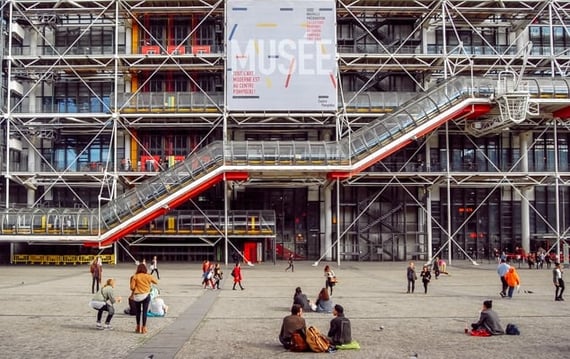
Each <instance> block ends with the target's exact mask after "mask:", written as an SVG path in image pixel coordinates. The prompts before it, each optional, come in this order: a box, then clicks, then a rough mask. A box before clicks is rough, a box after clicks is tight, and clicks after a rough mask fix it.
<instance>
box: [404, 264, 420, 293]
mask: <svg viewBox="0 0 570 359" xmlns="http://www.w3.org/2000/svg"><path fill="white" fill-rule="evenodd" d="M406 277H407V278H408V292H407V293H412V294H413V293H414V290H415V289H416V280H417V279H418V276H417V275H416V267H415V265H414V262H410V264H409V265H408V268H407V269H406Z"/></svg>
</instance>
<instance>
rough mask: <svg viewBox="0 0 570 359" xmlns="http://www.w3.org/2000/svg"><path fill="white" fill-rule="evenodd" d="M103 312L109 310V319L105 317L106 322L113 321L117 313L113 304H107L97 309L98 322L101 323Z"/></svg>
mask: <svg viewBox="0 0 570 359" xmlns="http://www.w3.org/2000/svg"><path fill="white" fill-rule="evenodd" d="M103 312H107V313H108V314H107V319H105V324H109V323H111V319H113V315H114V314H115V307H113V304H108V303H107V304H105V305H104V306H102V307H101V308H100V309H99V310H98V311H97V323H101V318H102V317H103Z"/></svg>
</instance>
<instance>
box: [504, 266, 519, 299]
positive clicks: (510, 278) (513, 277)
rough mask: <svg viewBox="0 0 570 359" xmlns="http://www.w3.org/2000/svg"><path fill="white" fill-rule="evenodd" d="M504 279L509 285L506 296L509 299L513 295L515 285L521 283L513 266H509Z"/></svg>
mask: <svg viewBox="0 0 570 359" xmlns="http://www.w3.org/2000/svg"><path fill="white" fill-rule="evenodd" d="M505 280H506V282H507V285H508V286H509V291H508V296H509V299H511V298H512V297H513V292H514V291H515V287H517V286H519V285H521V280H520V278H519V275H518V273H517V271H516V269H515V267H513V266H511V267H510V268H509V271H508V272H507V274H505Z"/></svg>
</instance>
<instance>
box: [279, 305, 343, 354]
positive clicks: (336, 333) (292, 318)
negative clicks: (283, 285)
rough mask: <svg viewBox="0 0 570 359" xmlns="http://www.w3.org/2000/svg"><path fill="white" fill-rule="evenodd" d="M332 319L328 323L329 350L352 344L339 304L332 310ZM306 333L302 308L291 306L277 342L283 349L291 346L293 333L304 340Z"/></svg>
mask: <svg viewBox="0 0 570 359" xmlns="http://www.w3.org/2000/svg"><path fill="white" fill-rule="evenodd" d="M332 313H333V316H334V318H333V319H332V320H331V322H330V328H329V331H328V334H327V340H328V341H329V345H330V347H331V348H333V349H334V348H336V347H337V346H340V345H343V344H349V343H351V342H352V333H351V327H350V320H349V319H348V318H347V317H345V316H344V308H343V307H342V306H341V305H340V304H336V305H335V306H334V308H333V311H332ZM306 332H307V324H306V322H305V318H303V307H302V306H301V305H300V304H293V306H292V307H291V314H290V315H288V316H286V317H285V318H283V324H282V325H281V332H280V333H279V341H280V342H281V344H283V347H284V348H285V349H290V348H291V347H292V346H293V342H292V337H293V333H299V334H300V335H301V337H303V338H305V336H306Z"/></svg>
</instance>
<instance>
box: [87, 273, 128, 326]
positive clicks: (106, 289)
mask: <svg viewBox="0 0 570 359" xmlns="http://www.w3.org/2000/svg"><path fill="white" fill-rule="evenodd" d="M114 288H115V280H114V279H113V278H109V279H107V282H106V283H105V285H104V286H103V288H101V290H99V291H97V294H96V295H95V296H94V297H93V299H92V300H91V302H90V303H89V305H90V306H91V308H93V309H95V310H97V329H107V330H112V329H113V327H112V326H111V319H113V315H115V307H114V306H113V304H115V302H117V303H121V300H122V299H121V297H115V293H114ZM103 312H107V318H105V326H103V325H102V324H101V318H102V317H103Z"/></svg>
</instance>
